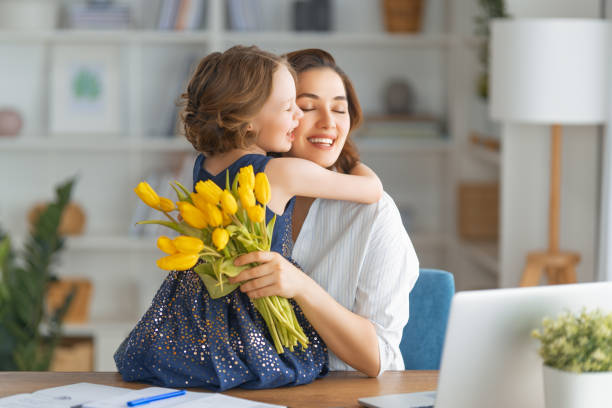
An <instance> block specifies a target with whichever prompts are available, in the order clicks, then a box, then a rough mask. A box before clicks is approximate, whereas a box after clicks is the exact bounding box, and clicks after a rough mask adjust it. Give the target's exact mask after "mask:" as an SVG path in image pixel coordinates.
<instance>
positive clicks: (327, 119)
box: [318, 109, 336, 129]
mask: <svg viewBox="0 0 612 408" xmlns="http://www.w3.org/2000/svg"><path fill="white" fill-rule="evenodd" d="M320 112H321V113H320V116H319V121H318V122H319V126H321V127H322V128H324V129H328V128H333V127H334V126H335V125H336V122H334V116H333V115H332V113H331V112H330V111H329V110H327V109H322V110H321V111H320Z"/></svg>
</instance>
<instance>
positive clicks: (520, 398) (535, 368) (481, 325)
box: [359, 282, 612, 408]
mask: <svg viewBox="0 0 612 408" xmlns="http://www.w3.org/2000/svg"><path fill="white" fill-rule="evenodd" d="M583 307H586V308H587V309H588V310H593V309H595V308H600V309H601V310H603V311H604V312H607V313H610V312H612V282H595V283H579V284H572V285H554V286H537V287H530V288H513V289H493V290H482V291H466V292H459V293H457V294H455V296H454V297H453V301H452V303H451V311H450V317H449V322H448V327H447V331H446V337H445V342H444V349H443V352H442V362H441V365H440V376H439V378H438V389H437V392H421V393H408V394H394V395H383V396H378V397H368V398H360V399H359V403H360V404H361V405H363V406H366V407H372V408H393V407H402V408H416V407H435V408H478V407H483V408H484V407H487V408H491V407H495V408H517V407H521V408H541V407H543V406H544V388H543V380H542V359H541V358H540V356H539V355H538V353H537V351H538V348H539V345H540V344H539V341H538V340H536V339H534V338H532V337H531V332H532V330H533V329H536V328H540V327H541V323H542V318H544V317H545V316H549V317H552V318H555V317H556V316H557V315H558V314H559V313H561V312H564V311H571V312H580V311H581V310H582V308H583Z"/></svg>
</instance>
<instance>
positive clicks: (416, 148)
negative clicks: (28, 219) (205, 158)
mask: <svg viewBox="0 0 612 408" xmlns="http://www.w3.org/2000/svg"><path fill="white" fill-rule="evenodd" d="M354 140H355V143H356V144H357V147H358V148H359V150H360V151H361V152H362V153H399V154H403V153H447V152H448V151H450V149H451V148H452V143H451V142H450V141H449V140H448V139H429V140H426V139H415V140H411V139H363V138H355V139H354ZM0 151H4V152H7V151H15V152H20V151H21V152H70V151H74V152H83V151H86V152H90V153H91V152H137V151H143V152H172V151H176V152H183V151H184V152H190V151H193V146H192V145H191V144H190V143H189V142H188V141H187V140H186V139H184V138H182V137H176V138H166V139H164V138H151V139H146V138H143V139H129V138H123V139H122V138H116V139H114V140H109V141H105V142H100V141H99V139H96V138H93V137H90V136H89V135H88V136H75V137H74V138H67V137H62V138H53V137H25V138H15V139H7V140H0Z"/></svg>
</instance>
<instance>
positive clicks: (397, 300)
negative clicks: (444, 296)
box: [235, 49, 419, 377]
mask: <svg viewBox="0 0 612 408" xmlns="http://www.w3.org/2000/svg"><path fill="white" fill-rule="evenodd" d="M287 58H288V60H289V62H290V63H291V65H292V66H293V68H294V69H295V70H296V72H297V74H298V80H297V104H298V106H299V107H300V109H302V111H303V112H304V117H303V118H302V119H301V121H300V125H299V126H298V128H296V130H295V134H294V135H295V140H294V142H293V147H292V149H291V151H290V152H289V154H290V155H292V156H295V157H301V158H306V159H309V160H311V161H313V162H315V163H317V164H319V165H321V166H322V167H331V168H336V169H337V170H338V171H342V172H348V171H349V170H350V169H351V168H352V167H353V166H354V165H355V164H356V163H358V161H359V156H358V154H357V151H356V149H355V147H354V145H353V143H352V141H351V140H350V138H349V134H350V132H351V131H352V130H353V129H355V128H356V127H357V126H358V125H359V123H360V122H361V119H362V113H361V108H360V106H359V102H358V100H357V97H356V94H355V91H354V89H353V86H352V84H351V82H350V80H349V79H348V77H347V76H346V75H345V74H344V73H343V72H342V71H341V70H340V69H339V68H338V67H337V66H336V64H335V61H334V59H333V57H332V56H331V55H329V54H328V53H327V52H325V51H322V50H316V49H310V50H301V51H295V52H292V53H290V54H288V55H287ZM292 235H293V238H294V241H295V244H294V248H293V253H292V257H293V259H295V260H296V261H297V263H298V264H299V265H300V266H301V267H302V268H303V271H302V270H300V269H298V268H297V267H295V266H293V265H292V264H291V263H289V262H288V261H286V260H285V259H284V258H282V257H281V256H280V255H278V254H275V253H265V252H254V253H251V254H247V255H244V256H242V257H241V258H239V259H238V260H237V263H238V264H246V263H249V262H260V263H261V265H259V266H257V267H255V268H252V269H249V270H245V271H244V272H242V273H241V274H240V275H239V276H238V277H237V278H235V281H236V282H239V281H245V280H250V281H249V282H246V283H244V284H243V285H242V286H241V290H242V291H243V292H246V293H247V294H248V295H249V296H250V297H251V298H257V297H260V296H270V295H280V296H285V297H288V298H293V299H294V300H295V301H296V302H297V303H298V304H299V305H300V307H301V308H302V311H303V312H304V314H305V315H306V317H307V318H308V320H309V321H310V322H311V324H312V326H313V327H314V328H315V329H316V330H317V332H318V333H319V335H320V336H321V338H322V339H323V340H324V341H325V343H326V344H327V346H328V348H329V350H330V370H350V369H356V370H359V371H361V372H363V373H365V374H366V375H369V376H372V377H373V376H377V375H379V374H380V373H382V372H383V371H384V370H403V369H404V364H403V360H402V357H401V353H400V350H399V343H400V341H401V335H402V330H403V327H404V326H405V324H406V322H407V321H408V294H409V292H410V290H411V289H412V286H413V285H414V283H415V281H416V279H417V277H418V268H419V266H418V259H417V257H416V254H415V252H414V249H413V247H412V244H411V242H410V239H409V237H408V235H407V234H406V231H405V229H404V228H403V225H402V221H401V217H400V215H399V211H398V210H397V207H396V206H395V204H394V203H393V200H392V199H391V198H390V197H389V196H388V195H387V194H385V195H384V196H383V198H382V199H381V200H380V201H379V202H378V203H376V204H371V205H363V204H353V203H349V202H346V201H333V200H323V199H316V200H314V199H310V198H305V197H298V199H297V200H296V203H295V207H294V214H293V231H292Z"/></svg>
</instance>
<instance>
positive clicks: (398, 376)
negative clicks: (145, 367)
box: [0, 371, 438, 408]
mask: <svg viewBox="0 0 612 408" xmlns="http://www.w3.org/2000/svg"><path fill="white" fill-rule="evenodd" d="M76 382H89V383H95V384H105V385H112V386H116V387H126V388H134V389H138V388H144V387H149V385H147V384H142V383H127V382H124V381H122V380H121V376H120V375H119V374H118V373H54V372H0V397H6V396H9V395H13V394H20V393H30V392H33V391H36V390H40V389H43V388H50V387H58V386H61V385H67V384H72V383H76ZM437 382H438V372H437V371H388V372H385V373H383V374H382V375H381V376H380V377H379V378H368V377H366V376H364V375H363V374H359V373H356V372H341V371H337V372H332V373H330V374H329V375H328V376H327V377H325V378H323V379H321V380H316V381H315V382H313V383H311V384H308V385H302V386H298V387H286V388H275V389H270V390H243V389H233V390H230V391H227V392H225V394H227V395H231V396H234V397H240V398H246V399H250V400H254V401H261V402H268V403H271V404H278V405H286V406H289V407H292V408H293V407H295V408H299V407H359V405H358V403H357V399H358V398H361V397H371V396H376V395H384V394H397V393H402V392H416V391H431V390H434V389H435V388H436V385H437ZM192 390H193V391H204V390H200V389H192Z"/></svg>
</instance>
